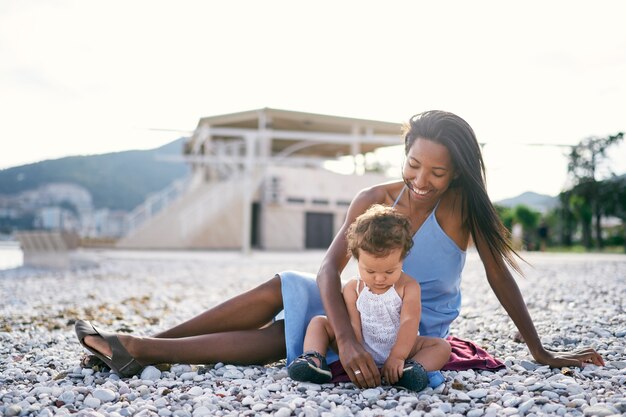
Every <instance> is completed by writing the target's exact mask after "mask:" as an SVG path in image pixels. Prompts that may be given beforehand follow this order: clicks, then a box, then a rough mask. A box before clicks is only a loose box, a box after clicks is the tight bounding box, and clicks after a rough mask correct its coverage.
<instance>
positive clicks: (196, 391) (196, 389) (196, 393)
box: [187, 386, 204, 397]
mask: <svg viewBox="0 0 626 417" xmlns="http://www.w3.org/2000/svg"><path fill="white" fill-rule="evenodd" d="M187 394H188V395H190V396H192V397H197V396H199V395H202V394H204V391H203V390H202V387H198V386H195V387H191V388H189V391H187Z"/></svg>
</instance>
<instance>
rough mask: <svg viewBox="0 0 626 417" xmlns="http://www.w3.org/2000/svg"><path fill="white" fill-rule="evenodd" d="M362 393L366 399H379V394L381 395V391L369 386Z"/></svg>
mask: <svg viewBox="0 0 626 417" xmlns="http://www.w3.org/2000/svg"><path fill="white" fill-rule="evenodd" d="M361 395H362V396H363V398H365V399H366V400H373V399H378V396H379V395H380V391H378V390H377V389H376V388H369V389H366V390H363V392H362V393H361Z"/></svg>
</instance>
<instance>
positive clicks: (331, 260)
mask: <svg viewBox="0 0 626 417" xmlns="http://www.w3.org/2000/svg"><path fill="white" fill-rule="evenodd" d="M377 192H379V191H376V190H375V189H373V188H370V189H366V190H363V191H361V192H360V193H359V194H358V195H357V196H356V197H355V198H354V200H353V201H352V203H351V204H350V207H349V208H348V213H347V215H346V219H345V221H344V223H343V225H342V226H341V229H340V230H339V232H338V233H337V235H336V236H335V238H334V239H333V242H332V243H331V245H330V247H329V248H328V251H326V255H325V256H324V259H323V260H322V265H321V266H320V269H319V271H318V273H317V285H318V286H319V288H320V295H321V297H322V302H323V304H324V310H325V311H326V315H327V316H328V320H329V321H330V324H331V326H332V327H333V329H334V331H335V337H336V340H337V347H338V349H339V352H338V353H339V359H340V360H341V364H342V365H343V368H344V369H345V370H346V373H347V374H348V376H349V377H350V380H351V381H352V382H353V383H354V384H355V385H356V386H358V387H361V388H364V387H368V388H372V387H375V386H378V385H380V372H378V368H377V367H376V364H375V363H374V360H373V359H372V356H371V355H370V354H369V353H368V352H367V351H366V350H365V349H364V348H363V346H362V345H361V343H359V341H358V340H357V338H356V336H355V334H354V330H353V329H352V326H351V324H350V319H349V317H348V311H347V309H346V304H345V303H344V301H343V297H342V295H341V271H343V269H344V268H345V266H346V264H347V263H348V261H349V260H350V255H349V254H348V244H347V242H346V230H347V229H348V227H349V226H350V224H352V222H353V221H354V220H355V219H356V218H357V217H358V216H359V215H360V214H362V213H364V212H365V210H367V209H368V208H369V207H370V206H371V205H372V204H374V203H376V202H378V201H382V199H380V198H379V199H377ZM356 370H359V371H360V373H357V375H355V374H354V371H356Z"/></svg>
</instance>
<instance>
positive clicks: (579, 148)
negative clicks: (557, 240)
mask: <svg viewBox="0 0 626 417" xmlns="http://www.w3.org/2000/svg"><path fill="white" fill-rule="evenodd" d="M623 138H624V132H619V133H618V134H616V135H612V136H608V137H605V138H598V137H594V136H592V137H588V138H586V139H583V140H582V141H580V142H579V143H578V145H576V146H573V147H572V150H571V151H570V154H569V162H568V166H567V170H568V172H569V174H570V175H571V176H572V178H573V180H574V183H575V184H576V185H577V186H579V185H582V184H588V185H587V186H585V187H583V188H580V191H583V194H578V195H579V197H581V198H583V199H585V200H586V201H585V202H584V203H583V202H581V201H579V200H575V201H574V204H575V206H576V208H577V209H578V210H579V214H580V215H581V216H582V215H583V213H582V211H580V210H586V209H587V208H586V207H587V206H589V207H590V209H591V212H592V215H591V216H592V218H593V217H595V220H596V230H595V235H596V245H597V246H598V248H601V247H602V246H603V245H602V229H601V223H600V218H601V217H602V208H601V200H600V199H599V193H598V181H597V178H596V176H597V173H598V168H599V167H600V166H601V165H602V164H603V163H604V162H605V161H606V158H607V154H606V153H607V150H608V149H609V148H610V147H611V146H612V145H615V144H617V143H619V142H620V141H621V140H622V139H623ZM574 188H576V187H574ZM570 205H571V201H570ZM585 215H586V214H585ZM583 217H584V216H583ZM585 218H586V217H585ZM585 227H586V226H585V224H583V235H584V232H585V229H584V228H585ZM590 241H591V237H590V236H589V243H590ZM585 246H586V247H587V245H585Z"/></svg>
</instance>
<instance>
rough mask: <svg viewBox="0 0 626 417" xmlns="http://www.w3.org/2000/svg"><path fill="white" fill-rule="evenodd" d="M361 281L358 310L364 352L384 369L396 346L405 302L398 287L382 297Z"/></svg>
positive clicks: (359, 284)
mask: <svg viewBox="0 0 626 417" xmlns="http://www.w3.org/2000/svg"><path fill="white" fill-rule="evenodd" d="M359 287H361V280H360V279H359V280H358V282H357V286H356V292H357V295H358V297H357V299H356V308H357V310H358V311H359V313H360V314H361V331H362V333H363V344H364V345H365V349H366V350H367V351H368V352H369V353H370V354H371V355H372V357H373V358H374V362H376V365H378V366H382V365H383V364H384V363H385V361H386V360H387V357H389V352H391V348H392V347H393V345H394V344H395V343H396V339H397V337H398V330H399V328H400V310H401V308H402V299H401V298H400V296H399V295H398V292H397V291H396V289H395V287H391V288H389V289H388V290H387V291H386V292H384V293H383V294H374V293H373V292H371V291H370V290H369V288H367V286H365V285H363V289H362V290H360V291H359Z"/></svg>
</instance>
